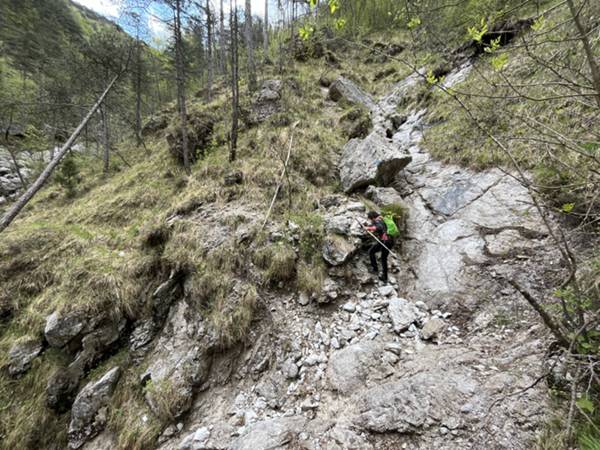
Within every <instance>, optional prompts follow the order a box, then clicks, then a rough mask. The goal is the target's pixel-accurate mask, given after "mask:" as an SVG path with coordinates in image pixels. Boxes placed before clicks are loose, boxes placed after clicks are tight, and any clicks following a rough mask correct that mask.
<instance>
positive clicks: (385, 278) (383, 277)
mask: <svg viewBox="0 0 600 450" xmlns="http://www.w3.org/2000/svg"><path fill="white" fill-rule="evenodd" d="M379 280H381V282H382V283H383V284H388V283H389V281H388V277H387V275H379Z"/></svg>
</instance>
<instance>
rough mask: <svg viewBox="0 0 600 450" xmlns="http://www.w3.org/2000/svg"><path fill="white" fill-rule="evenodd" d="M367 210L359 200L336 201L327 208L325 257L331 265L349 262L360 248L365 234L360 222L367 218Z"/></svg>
mask: <svg viewBox="0 0 600 450" xmlns="http://www.w3.org/2000/svg"><path fill="white" fill-rule="evenodd" d="M325 203H327V201H326V202H325ZM365 212H366V209H365V207H364V205H363V204H362V203H358V202H348V201H343V202H336V203H335V204H332V205H331V206H330V207H328V208H327V214H326V216H325V233H326V236H325V239H324V240H323V259H324V260H325V261H326V262H327V263H328V264H329V265H331V266H334V267H337V266H341V265H343V264H345V263H347V262H348V261H349V260H350V259H351V258H352V256H354V255H355V254H356V252H357V251H358V250H359V249H360V247H361V245H362V241H361V237H362V236H363V235H364V233H363V231H362V229H361V227H360V224H361V223H362V222H363V221H364V220H365V217H364V216H365Z"/></svg>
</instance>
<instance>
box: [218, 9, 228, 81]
mask: <svg viewBox="0 0 600 450" xmlns="http://www.w3.org/2000/svg"><path fill="white" fill-rule="evenodd" d="M219 19H220V22H221V23H220V28H219V47H220V48H219V54H220V55H221V57H220V58H219V67H220V69H221V73H222V74H225V60H226V55H227V53H226V51H225V12H224V11H223V0H221V16H220V18H219Z"/></svg>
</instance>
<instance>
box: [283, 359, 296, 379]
mask: <svg viewBox="0 0 600 450" xmlns="http://www.w3.org/2000/svg"><path fill="white" fill-rule="evenodd" d="M282 371H283V373H284V375H285V376H286V378H288V379H289V380H294V379H296V378H298V365H297V364H296V363H295V362H294V360H293V359H292V358H288V359H286V360H285V362H284V363H283V367H282Z"/></svg>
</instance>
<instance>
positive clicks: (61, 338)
mask: <svg viewBox="0 0 600 450" xmlns="http://www.w3.org/2000/svg"><path fill="white" fill-rule="evenodd" d="M88 327H89V324H88V319H87V318H86V317H85V316H84V315H83V314H82V313H80V312H70V313H63V312H59V311H55V312H53V313H52V314H50V315H49V316H48V317H47V318H46V326H45V328H44V336H45V337H46V341H48V344H50V346H52V347H64V346H65V345H67V344H68V343H69V342H70V341H71V340H72V339H74V338H75V337H77V336H79V335H80V334H81V333H82V332H83V331H84V330H86V329H88Z"/></svg>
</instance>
